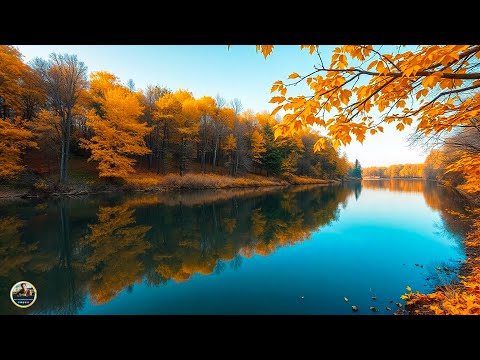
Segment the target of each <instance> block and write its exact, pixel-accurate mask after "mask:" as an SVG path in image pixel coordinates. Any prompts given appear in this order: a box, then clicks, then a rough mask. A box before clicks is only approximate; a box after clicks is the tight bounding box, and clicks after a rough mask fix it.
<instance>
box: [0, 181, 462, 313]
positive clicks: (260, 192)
mask: <svg viewBox="0 0 480 360" xmlns="http://www.w3.org/2000/svg"><path fill="white" fill-rule="evenodd" d="M362 186H363V187H364V188H366V189H377V188H381V189H388V190H390V191H413V192H423V195H424V197H425V200H426V202H427V204H428V205H429V206H430V207H431V208H433V209H437V210H439V211H441V212H442V216H444V219H445V222H446V224H447V225H446V226H448V228H449V229H450V230H452V231H457V232H461V230H462V228H461V226H460V225H457V224H455V221H454V220H453V219H454V218H453V217H449V216H448V212H446V211H445V210H444V209H445V208H447V207H448V208H452V209H459V208H460V207H461V206H462V205H461V204H460V205H459V202H458V201H457V200H456V199H455V198H453V197H451V196H449V194H447V193H446V192H443V190H440V191H439V189H438V188H437V187H436V186H435V187H430V185H428V183H423V182H416V183H414V182H411V181H403V183H402V181H395V182H382V183H381V182H373V181H371V182H370V181H368V182H366V181H364V182H363V184H362V183H360V182H358V183H355V184H350V185H348V186H341V187H319V186H297V187H292V188H290V189H285V188H271V189H241V190H229V191H226V190H224V191H197V192H178V193H173V194H164V193H162V194H148V195H141V196H130V197H118V196H105V195H103V196H92V197H86V198H80V199H57V200H52V201H47V202H38V203H34V204H32V202H29V201H20V202H16V203H11V204H6V203H4V204H2V205H0V228H1V229H2V231H1V233H0V290H1V292H2V293H3V294H5V293H7V294H8V292H9V290H10V287H11V286H12V284H13V283H15V282H16V281H18V280H19V279H20V280H22V279H25V280H28V281H30V282H32V283H34V284H35V286H36V287H37V289H38V291H39V297H38V299H37V302H36V304H35V307H32V308H31V309H28V311H25V310H20V309H17V308H15V307H13V306H12V305H11V304H10V300H9V299H8V297H1V298H0V313H2V314H5V313H7V314H9V313H28V312H36V313H61V314H74V313H77V312H79V311H80V310H81V309H82V308H83V307H84V306H85V304H87V303H92V304H105V303H108V302H110V301H111V300H112V299H114V298H115V297H117V296H118V294H119V293H120V292H121V291H123V290H126V291H131V290H132V289H133V287H132V286H133V285H134V284H137V283H141V282H142V281H145V282H146V283H147V284H149V285H150V286H159V285H161V284H165V283H168V282H170V281H173V282H175V283H181V282H185V281H188V280H189V279H190V278H191V277H192V276H193V275H194V274H196V273H199V274H204V275H209V274H212V273H216V274H220V273H222V272H223V271H225V269H226V268H227V267H229V268H231V269H241V267H242V263H243V262H244V261H245V259H246V258H250V257H252V256H253V255H255V254H256V255H261V256H268V255H270V254H272V253H273V252H275V251H276V250H277V249H279V248H282V247H285V246H290V245H293V244H296V243H299V242H303V241H305V240H308V239H310V237H311V235H312V233H314V232H318V229H319V228H322V227H323V226H325V225H327V224H330V223H332V222H333V221H335V220H337V219H338V217H339V211H340V209H342V208H346V207H347V203H348V202H349V201H354V202H355V201H358V200H359V197H360V195H361V192H362Z"/></svg>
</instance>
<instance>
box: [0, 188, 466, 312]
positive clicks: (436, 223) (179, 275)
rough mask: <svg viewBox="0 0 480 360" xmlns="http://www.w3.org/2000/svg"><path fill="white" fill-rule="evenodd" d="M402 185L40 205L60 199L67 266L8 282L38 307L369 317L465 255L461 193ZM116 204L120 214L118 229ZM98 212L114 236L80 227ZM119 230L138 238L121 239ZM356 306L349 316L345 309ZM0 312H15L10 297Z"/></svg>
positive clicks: (445, 275) (453, 268)
mask: <svg viewBox="0 0 480 360" xmlns="http://www.w3.org/2000/svg"><path fill="white" fill-rule="evenodd" d="M399 181H400V180H396V182H397V184H393V183H392V182H377V183H375V184H369V183H367V184H366V181H364V182H363V184H362V185H360V184H357V185H355V186H349V187H329V188H320V187H309V188H305V189H296V190H291V189H290V190H285V189H283V190H274V191H273V192H271V193H268V194H263V193H262V192H258V193H255V194H247V195H244V194H240V195H238V194H237V195H235V194H233V193H232V197H231V198H229V196H228V193H227V194H224V195H225V196H223V197H222V199H220V200H215V198H216V196H215V194H212V196H211V199H209V197H208V196H207V195H205V194H203V195H198V194H197V195H196V194H184V195H181V196H182V198H181V201H179V199H178V196H177V198H174V197H172V198H167V199H165V198H162V199H160V203H158V202H157V203H155V201H156V200H155V201H153V200H152V201H151V202H152V203H153V204H149V203H148V201H145V200H144V201H143V203H145V204H143V205H138V203H142V201H137V204H135V202H134V201H132V200H131V198H129V199H130V200H129V199H117V198H109V199H95V200H90V201H86V200H85V201H84V203H83V205H82V206H80V204H75V201H79V200H73V201H72V202H69V203H64V204H48V207H47V215H44V216H47V217H48V216H52V217H53V216H54V215H55V214H56V213H55V211H56V210H55V209H57V208H56V207H59V206H64V207H66V208H67V209H68V211H66V213H67V214H68V216H67V217H68V218H69V221H70V222H71V227H70V231H71V234H72V235H71V237H70V238H69V240H68V241H69V249H70V250H69V251H70V252H71V254H70V255H68V256H66V257H67V258H68V257H69V258H70V260H69V261H70V264H61V265H58V262H57V263H56V262H54V263H55V264H53V265H52V266H53V267H51V268H50V269H48V270H46V271H44V272H43V274H42V271H41V270H40V271H39V270H38V266H37V267H35V266H32V269H35V270H28V266H24V267H25V268H26V269H27V270H26V271H24V273H23V274H17V275H16V276H17V277H15V278H14V277H13V276H14V274H9V275H8V277H9V279H8V280H9V282H12V281H13V282H15V281H16V280H17V278H18V277H19V276H20V277H22V279H25V280H28V281H31V282H32V283H34V284H35V286H36V288H37V291H38V305H37V304H35V305H34V306H32V308H30V309H27V310H30V313H75V314H373V312H372V311H371V310H370V309H369V308H370V307H371V306H374V307H376V308H377V309H378V310H379V311H378V312H375V314H378V315H381V314H391V313H392V312H393V311H394V310H396V309H397V306H396V305H395V303H396V302H400V303H403V300H401V299H400V296H401V295H402V294H403V293H405V292H406V286H410V287H411V288H412V289H413V290H414V291H416V290H419V291H421V292H429V291H431V290H432V289H433V288H434V286H436V285H441V284H444V283H447V282H449V281H451V280H452V279H455V277H456V272H457V271H458V268H459V266H460V264H461V261H463V260H464V259H465V255H464V252H463V248H462V236H463V232H462V230H463V229H462V228H461V226H459V225H458V222H456V220H455V218H453V217H452V216H450V215H448V213H447V212H445V211H444V209H445V208H450V209H455V210H457V211H459V210H461V209H462V207H463V205H462V202H461V201H460V199H455V197H454V195H453V194H451V193H448V191H447V190H446V189H443V188H439V187H437V186H436V185H434V184H426V183H423V182H421V181H418V184H416V185H413V186H412V185H411V184H407V185H406V186H403V187H400V188H399V187H398V182H399ZM403 181H405V180H403ZM149 196H150V197H151V196H160V195H147V198H148V197H149ZM161 196H169V195H161ZM199 196H203V197H204V198H205V199H203V198H202V200H198V199H196V198H198V197H199ZM150 200H151V199H150ZM157 200H158V199H157ZM125 204H127V205H125ZM128 204H134V205H128ZM36 206H38V204H37V205H36ZM28 207H29V206H28V205H25V206H24V208H21V207H20V208H17V212H18V213H20V214H21V213H22V212H23V213H26V210H27V208H28ZM50 207H52V210H51V211H52V212H51V213H50V215H48V214H49V211H48V208H50ZM86 208H88V209H90V208H92V209H93V212H92V214H89V215H88V214H87V213H88V211H86V210H85V209H86ZM102 208H104V209H107V210H108V209H111V210H112V213H114V214H116V215H113V216H112V218H111V219H113V220H115V221H113V220H107V219H106V218H105V216H104V217H103V218H102V217H101V216H100V214H101V211H100V209H102ZM125 209H127V210H125ZM57 210H58V209H57ZM107 210H104V214H105V211H107ZM59 211H61V209H60V210H59ZM125 211H130V213H129V214H130V215H129V216H127V217H128V218H129V220H128V221H126V222H125V223H124V224H123V225H122V224H118V222H121V221H120V220H121V219H122V216H123V215H122V214H125ZM76 212H78V213H80V212H83V213H82V215H81V216H80V215H77V216H76V215H75V213H76ZM254 213H255V214H257V215H255V216H257V217H256V218H255V219H256V220H254V218H253V216H252V214H254ZM38 216H40V215H38ZM107 218H108V217H107ZM259 218H260V220H258V219H259ZM119 219H120V220H119ZM132 219H133V222H132V221H130V220H132ZM262 219H263V221H262ZM51 220H52V224H54V223H55V221H54V220H53V219H51ZM30 221H33V220H30ZM102 221H103V222H105V223H106V224H107V226H106V228H107V229H108V231H112V227H115V226H117V225H118V226H119V229H118V231H117V232H116V231H113V232H112V233H108V231H107V233H102V234H101V235H100V237H96V238H93V237H91V236H90V235H91V234H92V233H93V232H94V231H96V230H94V229H95V228H93V229H92V228H91V227H89V225H90V226H91V225H92V224H93V225H95V224H100V226H101V225H102ZM108 221H112V223H111V224H110V223H107V222H108ZM129 221H130V222H129ZM232 223H235V224H234V225H232ZM258 224H260V225H258ZM36 226H37V227H40V228H41V227H42V226H45V227H49V226H53V225H51V224H49V223H45V224H44V225H42V224H39V223H37V224H36ZM145 226H149V227H150V228H149V229H148V230H147V229H146V228H144V227H145ZM232 228H233V229H232ZM99 229H100V228H98V229H97V230H99ZM101 229H102V231H104V229H103V228H101ZM122 229H136V230H138V233H140V235H138V233H136V234H137V235H135V236H132V239H130V237H127V236H124V235H123V234H124V233H123V232H122V231H123V230H122ZM292 229H296V230H298V231H295V232H294V233H291V231H292ZM45 230H48V229H46V228H45ZM50 231H54V230H52V229H50ZM299 233H300V234H303V236H300V237H299V235H298V234H299ZM27 234H28V232H23V233H22V234H21V240H22V241H23V240H24V239H23V238H22V236H28V235H27ZM112 234H113V235H112ZM289 235H290V237H289ZM31 236H32V234H30V237H31ZM89 236H90V237H89ZM107 237H108V238H107ZM111 237H115V240H114V241H112V245H108V250H105V249H104V248H103V245H104V244H106V243H107V242H109V241H111V240H112V239H111ZM292 239H294V240H292ZM132 244H133V245H132ZM42 246H44V247H45V248H46V249H45V251H44V252H42V251H40V253H42V254H48V253H52V254H53V255H56V256H58V254H59V248H61V247H59V246H55V244H53V245H52V244H49V245H48V244H46V243H45V244H43V245H42V242H41V241H39V248H37V250H36V251H38V249H40V250H41V247H42ZM111 246H114V247H115V246H118V249H113V250H114V251H111V250H112V249H111ZM47 248H48V249H47ZM105 248H107V246H105ZM265 248H268V249H269V250H267V251H265V250H262V249H265ZM92 249H93V250H92ZM252 249H253V251H252ZM247 250H248V251H247ZM60 253H61V251H60ZM12 261H13V259H12ZM85 264H87V265H85ZM415 264H417V265H415ZM437 268H440V270H437ZM444 268H446V269H448V270H447V271H446V272H445V271H444ZM67 272H68V274H66V273H67ZM2 275H3V274H2ZM42 276H43V278H42ZM0 279H5V276H3V278H0ZM152 279H157V280H152ZM35 281H37V282H38V285H37V284H36V283H35ZM60 288H61V290H59V289H60ZM112 288H113V289H114V290H113V291H111V289H112ZM104 293H108V295H107V296H102V295H101V294H104ZM99 294H100V295H99ZM42 296H44V298H43V301H42ZM344 297H346V298H348V302H346V301H345V300H344ZM372 297H375V298H376V299H372ZM390 300H392V301H393V303H392V302H390ZM352 305H355V306H357V307H358V308H359V311H358V312H356V313H353V312H352V310H351V306H352ZM386 306H388V307H390V308H391V309H392V310H389V311H388V310H386V309H385V307H386ZM0 309H1V311H2V312H3V313H22V310H20V309H14V307H13V306H10V305H7V304H2V307H1V308H0ZM23 313H28V311H24V310H23Z"/></svg>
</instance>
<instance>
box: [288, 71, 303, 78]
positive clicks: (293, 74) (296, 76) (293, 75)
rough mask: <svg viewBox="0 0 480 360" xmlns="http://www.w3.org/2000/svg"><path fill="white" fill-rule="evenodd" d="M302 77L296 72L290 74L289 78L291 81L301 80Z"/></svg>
mask: <svg viewBox="0 0 480 360" xmlns="http://www.w3.org/2000/svg"><path fill="white" fill-rule="evenodd" d="M299 77H300V75H299V74H298V73H296V72H293V73H291V74H290V76H289V77H288V78H289V79H296V78H299Z"/></svg>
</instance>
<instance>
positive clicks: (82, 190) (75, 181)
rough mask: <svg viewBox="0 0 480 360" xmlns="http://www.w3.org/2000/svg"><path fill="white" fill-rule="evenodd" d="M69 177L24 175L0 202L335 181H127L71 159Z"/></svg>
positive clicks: (191, 176) (0, 189)
mask: <svg viewBox="0 0 480 360" xmlns="http://www.w3.org/2000/svg"><path fill="white" fill-rule="evenodd" d="M69 166H70V174H69V178H68V181H67V183H66V184H63V185H58V183H57V179H58V175H56V174H52V175H49V176H32V175H28V174H27V175H25V176H24V177H22V178H20V179H17V180H15V181H10V182H8V183H3V184H0V198H15V197H43V196H61V195H81V194H88V193H101V192H128V191H173V190H197V189H198V190H200V189H235V188H239V189H240V188H254V187H268V186H287V185H309V184H325V185H327V184H334V183H338V181H336V180H321V179H315V178H309V177H302V176H292V177H289V178H288V179H282V178H276V177H265V176H261V175H254V174H245V175H243V176H238V177H232V176H228V175H220V174H212V173H207V174H199V173H187V174H185V175H184V176H180V175H179V174H173V173H170V174H167V175H157V174H155V173H152V172H148V171H139V172H138V173H136V174H135V175H132V176H130V177H129V178H127V179H105V178H99V177H98V172H97V170H96V168H95V166H94V165H93V164H91V163H87V162H85V161H83V159H77V158H76V157H72V158H71V160H70V162H69Z"/></svg>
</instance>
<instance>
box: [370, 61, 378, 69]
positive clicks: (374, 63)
mask: <svg viewBox="0 0 480 360" xmlns="http://www.w3.org/2000/svg"><path fill="white" fill-rule="evenodd" d="M377 64H378V60H375V61H372V62H371V63H370V65H368V67H367V70H370V69H371V68H373V67H375V65H377Z"/></svg>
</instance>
